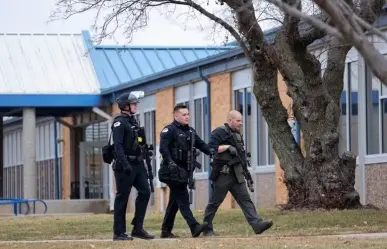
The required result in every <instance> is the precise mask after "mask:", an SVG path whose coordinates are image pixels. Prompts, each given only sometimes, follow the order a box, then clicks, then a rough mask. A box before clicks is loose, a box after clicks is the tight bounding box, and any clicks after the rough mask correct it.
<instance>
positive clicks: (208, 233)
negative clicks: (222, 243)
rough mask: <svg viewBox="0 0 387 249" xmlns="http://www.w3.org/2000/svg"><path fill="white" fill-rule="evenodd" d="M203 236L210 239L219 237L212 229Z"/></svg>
mask: <svg viewBox="0 0 387 249" xmlns="http://www.w3.org/2000/svg"><path fill="white" fill-rule="evenodd" d="M203 236H206V237H210V236H217V234H216V233H215V232H214V230H212V229H208V230H204V231H203Z"/></svg>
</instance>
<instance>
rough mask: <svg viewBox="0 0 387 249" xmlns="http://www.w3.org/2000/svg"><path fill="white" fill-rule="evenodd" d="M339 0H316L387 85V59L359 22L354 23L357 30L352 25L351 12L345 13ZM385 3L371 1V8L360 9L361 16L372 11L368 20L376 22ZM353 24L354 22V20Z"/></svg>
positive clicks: (381, 0) (378, 0) (382, 1)
mask: <svg viewBox="0 0 387 249" xmlns="http://www.w3.org/2000/svg"><path fill="white" fill-rule="evenodd" d="M339 1H340V3H342V2H341V1H342V0H335V1H324V0H314V2H315V3H316V4H317V5H319V6H320V8H321V9H323V10H324V11H326V12H327V13H328V14H329V15H330V17H331V18H332V21H333V22H334V23H335V24H336V27H337V29H338V30H340V32H341V34H342V35H343V37H344V38H345V40H347V41H348V42H351V44H353V45H354V46H355V47H356V49H357V50H358V51H359V53H360V54H361V55H362V56H363V58H364V60H365V61H366V64H367V65H368V66H370V68H371V69H372V72H373V73H374V74H375V75H376V76H377V77H378V78H379V79H380V80H381V81H382V82H383V84H385V85H387V67H386V66H387V60H386V59H385V58H384V56H383V55H381V54H380V53H379V51H377V50H376V48H375V46H374V45H373V44H372V43H371V42H370V41H369V40H368V37H367V36H366V34H365V33H360V32H359V31H358V29H359V26H357V24H355V25H354V26H355V30H356V31H355V30H354V27H353V26H351V22H350V21H348V19H349V20H351V19H352V16H349V12H344V13H343V11H342V10H343V9H342V8H341V7H340V4H339ZM384 4H385V1H384V0H373V1H372V2H371V3H369V6H370V8H369V9H367V7H363V9H362V10H360V16H362V15H363V16H364V12H368V11H371V12H373V13H375V14H374V15H370V14H368V21H369V22H374V21H375V19H376V16H377V15H378V13H380V12H381V10H382V8H383V5H384ZM364 6H366V5H364ZM372 16H374V18H372ZM352 24H354V23H353V22H352ZM356 26H357V28H356Z"/></svg>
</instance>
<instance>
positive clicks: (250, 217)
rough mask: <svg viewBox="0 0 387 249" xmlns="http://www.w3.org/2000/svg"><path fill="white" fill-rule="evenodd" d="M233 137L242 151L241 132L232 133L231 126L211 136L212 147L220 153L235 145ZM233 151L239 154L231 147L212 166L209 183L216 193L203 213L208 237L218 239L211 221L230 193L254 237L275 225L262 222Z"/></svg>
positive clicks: (216, 130) (219, 155) (269, 222)
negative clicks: (251, 229) (220, 147)
mask: <svg viewBox="0 0 387 249" xmlns="http://www.w3.org/2000/svg"><path fill="white" fill-rule="evenodd" d="M233 133H234V134H235V135H236V138H237V139H236V140H237V141H235V142H237V143H239V146H242V147H240V148H243V146H244V144H243V138H242V135H241V134H240V133H239V132H236V131H233V130H232V129H231V128H230V126H229V125H228V124H225V125H224V126H220V127H218V128H216V129H215V130H214V131H213V132H212V134H211V137H210V142H209V146H210V147H211V148H214V149H216V150H217V149H218V147H219V146H220V145H232V141H230V139H232V134H233ZM232 148H233V149H234V151H235V152H234V153H236V150H235V147H229V149H228V150H226V151H224V152H222V153H219V154H217V156H216V157H215V158H214V160H213V162H212V164H211V167H212V170H211V175H210V180H211V181H212V188H213V192H212V195H211V198H210V201H209V203H208V205H207V207H206V210H205V213H204V222H205V223H206V224H207V227H206V228H205V229H204V231H203V234H204V235H205V236H212V235H215V233H214V231H213V225H212V220H213V219H214V216H215V213H216V211H217V210H218V208H219V206H220V205H221V204H222V202H223V200H224V198H225V197H226V195H227V193H228V191H230V192H231V194H232V195H233V197H234V198H235V200H236V201H237V203H238V205H239V206H240V207H241V209H242V211H243V214H244V216H245V217H246V220H247V222H248V223H249V225H250V226H251V227H252V228H253V230H254V232H255V233H257V234H260V233H262V232H263V231H265V230H267V229H269V228H270V227H271V226H272V224H273V223H272V221H263V220H262V218H261V217H260V216H259V215H258V214H257V211H256V208H255V206H254V203H253V202H252V201H251V198H250V195H249V193H248V190H247V187H246V181H245V178H244V175H243V168H242V165H241V164H240V163H235V164H233V163H232V162H233V161H235V162H238V161H237V160H235V158H236V157H235V155H234V153H233V151H232ZM240 156H246V155H240ZM230 164H231V165H230Z"/></svg>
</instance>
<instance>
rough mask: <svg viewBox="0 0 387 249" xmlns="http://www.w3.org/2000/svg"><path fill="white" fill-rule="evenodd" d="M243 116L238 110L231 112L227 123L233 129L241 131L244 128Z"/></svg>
mask: <svg viewBox="0 0 387 249" xmlns="http://www.w3.org/2000/svg"><path fill="white" fill-rule="evenodd" d="M242 119H243V118H242V114H241V113H240V112H238V111H237V110H231V111H229V113H228V115H227V123H228V125H229V126H230V127H231V129H233V130H236V131H240V130H241V128H242V124H243V123H242Z"/></svg>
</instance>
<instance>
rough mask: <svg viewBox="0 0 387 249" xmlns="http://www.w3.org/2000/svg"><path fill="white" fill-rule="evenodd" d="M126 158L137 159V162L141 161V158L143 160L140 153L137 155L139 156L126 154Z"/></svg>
mask: <svg viewBox="0 0 387 249" xmlns="http://www.w3.org/2000/svg"><path fill="white" fill-rule="evenodd" d="M126 158H128V160H129V161H132V162H133V161H138V162H141V161H142V160H144V158H143V156H142V155H139V156H129V155H126Z"/></svg>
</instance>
